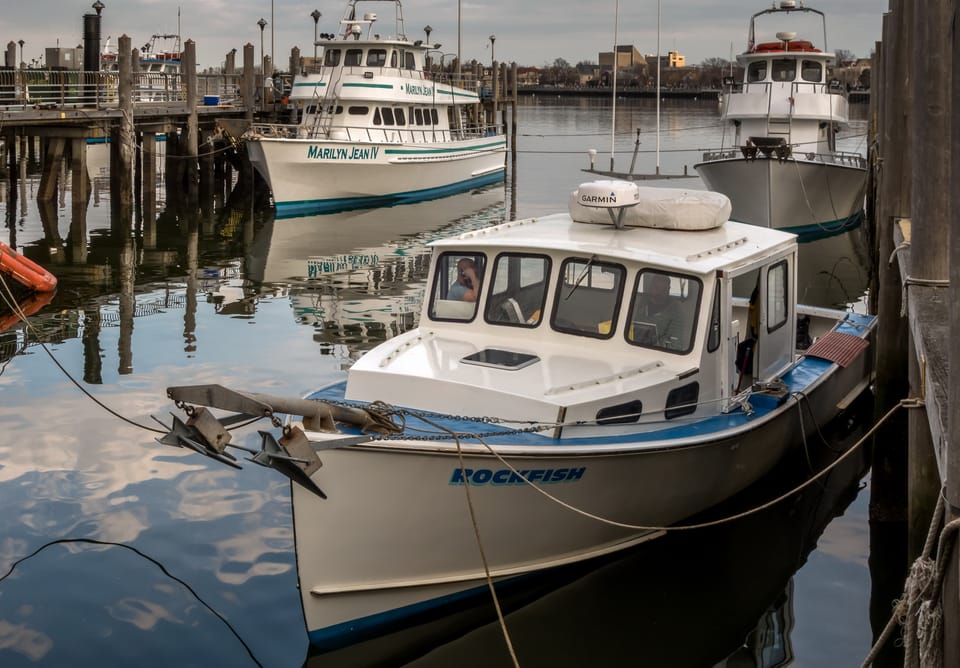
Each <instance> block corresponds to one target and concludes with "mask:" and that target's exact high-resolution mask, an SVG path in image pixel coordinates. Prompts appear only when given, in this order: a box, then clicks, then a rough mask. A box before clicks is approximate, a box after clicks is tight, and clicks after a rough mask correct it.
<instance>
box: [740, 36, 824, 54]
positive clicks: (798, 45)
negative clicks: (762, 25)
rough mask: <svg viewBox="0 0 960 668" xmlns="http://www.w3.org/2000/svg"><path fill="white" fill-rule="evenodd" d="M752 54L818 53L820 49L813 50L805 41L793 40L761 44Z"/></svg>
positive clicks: (810, 43) (811, 45) (811, 44)
mask: <svg viewBox="0 0 960 668" xmlns="http://www.w3.org/2000/svg"><path fill="white" fill-rule="evenodd" d="M752 51H753V53H769V52H772V51H807V52H812V53H820V49H815V48H814V47H813V43H812V42H808V41H807V40H805V39H794V40H791V41H789V42H761V43H760V44H757V45H756V46H755V47H753V49H752Z"/></svg>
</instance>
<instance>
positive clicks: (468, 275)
mask: <svg viewBox="0 0 960 668" xmlns="http://www.w3.org/2000/svg"><path fill="white" fill-rule="evenodd" d="M479 293H480V272H479V271H478V269H477V263H476V262H474V261H473V259H472V258H469V257H465V258H461V259H460V260H459V261H458V262H457V278H456V280H455V281H454V282H453V283H452V284H451V285H450V291H449V293H448V297H449V298H450V299H459V300H460V301H465V302H475V301H477V295H478V294H479Z"/></svg>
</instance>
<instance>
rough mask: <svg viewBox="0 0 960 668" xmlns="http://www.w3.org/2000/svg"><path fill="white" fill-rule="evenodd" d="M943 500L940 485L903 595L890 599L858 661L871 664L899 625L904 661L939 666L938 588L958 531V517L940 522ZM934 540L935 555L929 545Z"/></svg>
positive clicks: (943, 515)
mask: <svg viewBox="0 0 960 668" xmlns="http://www.w3.org/2000/svg"><path fill="white" fill-rule="evenodd" d="M945 507H946V502H945V500H944V490H943V489H942V488H941V490H940V494H939V495H938V496H937V506H936V509H935V510H934V511H933V516H932V517H931V519H930V528H929V529H928V530H927V539H926V542H925V543H924V546H923V552H922V553H921V554H920V556H919V557H917V559H916V560H915V561H914V562H913V564H912V565H911V566H910V573H909V574H908V575H907V578H906V580H905V582H904V587H903V596H902V597H901V598H899V599H897V600H896V601H894V609H893V613H892V614H891V616H890V619H889V620H888V621H887V624H886V626H884V628H883V631H881V633H880V635H879V636H878V637H877V640H876V642H875V643H874V644H873V647H871V648H870V652H869V653H868V654H867V656H866V658H865V659H864V660H863V663H862V664H861V668H866V667H867V666H872V665H873V663H874V661H876V659H877V657H878V656H879V654H880V651H881V650H882V649H883V647H884V646H885V645H886V644H887V643H888V642H889V641H890V638H891V637H892V636H893V634H894V631H895V630H896V628H897V626H901V627H902V628H903V631H904V633H903V645H904V665H905V666H916V665H919V666H923V667H924V668H941V667H942V666H943V650H942V648H943V610H942V607H941V605H940V592H941V589H942V587H943V581H944V578H945V577H946V571H947V568H948V566H949V557H950V553H951V551H952V548H953V543H954V542H955V541H954V537H955V534H956V533H957V532H958V531H960V519H956V520H953V521H952V522H949V523H947V524H946V525H945V526H944V527H943V528H942V529H940V524H941V523H942V522H943V521H945V519H946V511H945ZM934 543H936V544H937V550H936V556H935V557H934V556H932V555H933V545H934Z"/></svg>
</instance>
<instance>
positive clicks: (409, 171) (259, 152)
mask: <svg viewBox="0 0 960 668" xmlns="http://www.w3.org/2000/svg"><path fill="white" fill-rule="evenodd" d="M504 146H505V140H504V139H503V137H502V136H493V137H477V138H475V139H468V140H463V141H450V142H431V143H415V144H397V143H387V142H372V143H363V142H344V141H315V140H309V139H286V138H285V139H269V138H263V137H257V138H251V139H249V140H248V141H247V152H248V155H249V157H250V162H251V163H252V164H253V166H254V167H255V168H256V169H257V171H258V172H259V173H260V174H261V175H262V176H263V177H264V179H265V180H266V181H267V183H268V184H269V185H270V189H271V190H272V191H273V198H274V203H275V205H276V207H277V215H278V216H279V217H284V216H290V215H300V214H304V213H317V212H320V211H333V210H340V209H345V208H358V207H367V206H373V205H378V204H385V203H394V202H404V201H417V200H423V199H430V198H433V197H440V196H443V195H447V194H451V193H454V192H459V191H463V190H466V189H468V188H471V187H476V186H480V185H485V184H488V183H492V182H494V181H497V180H500V179H502V175H503V170H504Z"/></svg>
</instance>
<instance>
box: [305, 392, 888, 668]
mask: <svg viewBox="0 0 960 668" xmlns="http://www.w3.org/2000/svg"><path fill="white" fill-rule="evenodd" d="M871 402H872V396H871V395H870V394H869V393H866V394H865V395H863V396H861V398H860V399H859V400H858V401H857V402H856V403H855V404H854V405H852V406H851V408H850V410H849V412H848V413H846V414H845V415H843V416H841V417H840V418H838V419H837V420H836V421H834V422H833V423H831V424H830V425H829V428H828V430H827V431H825V432H824V436H825V437H826V444H825V443H823V442H821V441H819V440H817V442H815V443H814V442H810V443H808V449H807V456H808V460H807V461H804V455H802V454H800V453H797V456H796V457H797V458H799V459H797V458H794V459H793V460H792V461H786V462H784V465H783V466H780V467H778V468H777V469H776V471H775V472H774V473H773V474H771V475H770V476H768V477H766V478H765V479H763V480H762V481H761V482H760V483H758V484H757V485H755V486H753V487H751V488H750V489H748V490H747V491H745V492H744V493H743V494H741V495H740V496H738V497H736V498H734V499H732V500H731V501H730V502H729V503H727V504H725V505H723V506H719V507H716V508H714V509H713V510H712V511H710V512H709V513H708V514H704V515H701V516H699V517H695V518H692V519H691V520H690V522H689V523H690V524H694V523H698V522H709V521H711V520H715V519H720V518H724V517H731V516H734V515H736V514H738V513H741V512H743V511H746V510H747V509H751V508H756V507H759V506H761V505H763V504H764V503H766V502H767V501H769V500H771V499H773V498H777V497H778V496H780V495H781V494H783V493H784V492H786V491H787V490H790V489H792V488H793V487H794V486H795V485H798V484H799V483H800V482H802V478H801V477H800V474H799V473H798V472H802V471H805V470H806V471H809V468H808V463H809V464H810V465H811V466H813V467H814V469H815V470H818V471H819V470H822V469H823V468H824V467H826V466H827V465H828V464H829V463H830V462H834V461H837V460H838V457H839V453H841V452H847V448H849V447H850V446H851V445H853V444H855V443H857V441H858V440H859V438H860V436H862V433H863V431H864V428H865V427H864V421H865V420H866V419H869V415H870V410H871ZM867 467H868V457H867V452H866V451H865V450H864V449H863V448H862V447H860V448H857V449H856V450H853V451H850V452H849V455H846V456H845V457H844V458H843V459H842V461H840V463H839V465H838V466H837V467H836V468H835V469H834V470H833V471H832V472H831V473H829V474H827V475H826V476H825V477H824V478H822V479H821V480H820V481H819V482H818V483H814V484H812V485H810V486H808V487H807V488H806V489H805V490H804V491H803V492H801V493H799V494H796V495H794V496H792V497H790V498H787V499H785V500H783V501H781V502H779V503H777V504H775V505H772V506H771V507H769V508H766V509H765V510H763V511H761V512H758V513H755V514H752V515H748V516H747V517H744V518H742V519H739V520H736V521H734V522H729V523H723V524H719V525H717V526H713V527H709V528H705V529H697V530H693V531H677V532H673V533H670V534H669V535H667V536H665V537H663V538H661V539H659V540H656V541H652V542H650V543H646V544H643V545H640V546H638V547H637V548H634V549H632V550H631V551H628V552H624V553H620V554H619V555H618V556H616V557H613V558H606V559H602V560H600V561H598V562H590V563H589V564H581V565H574V566H571V567H569V568H564V569H561V570H559V571H558V572H554V573H551V574H548V575H544V576H543V577H539V578H529V579H526V580H524V581H523V582H522V583H519V584H518V583H514V585H513V586H510V585H508V586H505V587H501V586H498V588H497V591H498V597H499V601H500V603H501V606H502V607H503V608H504V613H505V625H506V628H507V630H508V632H509V635H510V641H511V644H512V646H513V648H514V651H515V653H516V656H517V659H518V661H519V664H520V665H521V666H524V667H525V668H529V667H531V666H550V667H551V668H555V667H557V666H588V665H594V666H615V665H645V666H671V667H673V668H681V667H685V666H690V667H695V668H701V667H703V666H714V667H721V666H729V667H731V668H732V667H734V666H736V667H746V666H751V667H753V666H756V667H760V666H763V667H764V668H771V667H773V666H786V665H790V664H791V662H792V660H793V658H794V656H793V654H794V649H793V644H792V641H791V637H790V633H791V630H792V628H793V607H792V605H793V599H792V596H793V578H794V575H795V574H796V573H797V572H798V571H799V570H800V568H801V567H802V566H803V565H804V563H805V562H806V559H807V557H808V555H809V554H810V552H811V551H813V549H814V548H815V547H816V546H817V542H818V540H819V539H820V538H821V534H822V533H823V531H824V529H825V528H826V526H827V525H828V524H829V523H830V521H831V520H833V519H834V518H835V517H838V516H839V515H841V514H843V512H844V511H845V509H846V508H847V507H848V506H849V505H850V504H851V503H852V502H853V500H854V499H855V498H856V496H857V493H858V491H859V489H860V486H859V481H860V479H861V477H862V476H863V475H864V473H865V472H866V471H867ZM808 475H809V473H808ZM361 665H362V666H385V665H390V666H398V665H405V666H417V667H420V668H431V667H442V666H458V667H460V668H464V667H469V666H477V667H480V666H483V667H484V668H490V667H495V666H511V665H513V661H512V659H511V657H510V654H509V651H508V649H507V647H506V643H505V641H504V637H503V631H502V630H501V628H500V625H499V624H498V623H497V621H496V613H495V610H494V608H493V605H492V603H491V602H490V601H489V600H486V601H485V602H484V603H483V604H481V605H479V606H477V607H474V608H470V609H464V610H461V611H458V612H457V613H456V614H453V615H448V616H446V617H443V618H441V619H429V620H424V621H423V623H421V624H420V625H419V626H417V627H416V628H414V629H407V630H406V631H404V632H402V633H396V634H392V635H386V636H381V637H378V638H375V639H372V640H369V641H366V642H364V643H362V644H358V645H353V646H351V647H347V648H344V649H341V650H337V651H333V652H327V653H316V652H314V653H312V654H311V655H310V656H309V657H308V659H307V662H306V666H307V668H321V666H322V667H327V666H361Z"/></svg>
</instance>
